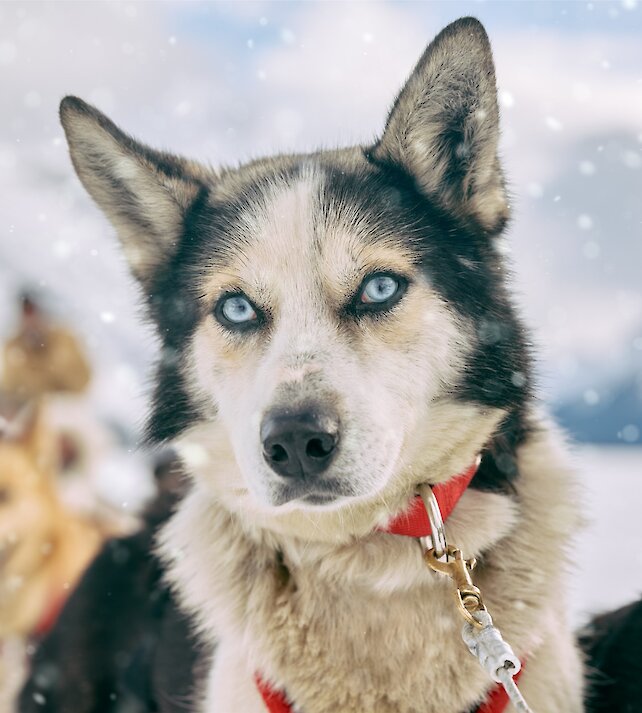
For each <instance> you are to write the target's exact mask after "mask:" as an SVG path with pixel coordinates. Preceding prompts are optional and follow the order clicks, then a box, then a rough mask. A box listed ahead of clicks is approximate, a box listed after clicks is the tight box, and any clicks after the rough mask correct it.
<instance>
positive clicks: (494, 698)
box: [254, 669, 524, 713]
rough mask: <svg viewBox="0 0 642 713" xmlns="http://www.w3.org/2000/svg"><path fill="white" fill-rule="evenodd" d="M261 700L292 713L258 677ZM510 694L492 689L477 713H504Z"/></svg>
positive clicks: (276, 711) (278, 712)
mask: <svg viewBox="0 0 642 713" xmlns="http://www.w3.org/2000/svg"><path fill="white" fill-rule="evenodd" d="M523 670H524V669H522V670H521V671H520V672H519V673H518V674H517V675H516V676H515V678H514V680H515V682H517V681H518V680H519V677H520V676H521V675H522V671H523ZM254 680H255V681H256V686H257V688H258V689H259V693H260V694H261V698H263V702H264V703H265V707H266V708H267V709H268V711H269V713H292V707H291V706H290V703H289V702H288V699H287V698H286V697H285V694H284V693H283V692H282V691H275V690H274V689H273V688H272V687H271V686H270V685H269V684H267V683H265V681H264V680H263V679H262V678H260V677H259V676H258V675H257V676H255V677H254ZM509 702H510V701H509V700H508V693H506V691H505V690H504V688H503V686H500V685H499V684H498V685H497V686H495V687H494V688H492V689H491V691H490V693H489V694H488V698H487V699H486V700H485V701H484V703H482V704H481V706H479V708H478V709H477V710H476V711H475V713H504V711H505V710H506V707H507V706H508V704H509Z"/></svg>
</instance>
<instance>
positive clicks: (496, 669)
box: [461, 610, 533, 713]
mask: <svg viewBox="0 0 642 713" xmlns="http://www.w3.org/2000/svg"><path fill="white" fill-rule="evenodd" d="M472 616H473V618H474V619H475V620H476V621H477V622H479V624H480V626H481V628H480V627H477V626H473V625H472V624H470V623H468V622H466V624H464V627H463V629H462V632H461V635H462V638H463V640H464V643H465V644H466V646H467V647H468V650H469V651H470V653H471V654H472V655H473V656H475V658H476V659H477V660H478V661H479V663H480V664H481V666H482V668H483V669H484V670H485V671H486V673H488V675H489V676H490V677H491V678H492V679H493V681H495V682H496V683H501V684H502V686H503V687H504V690H505V691H506V693H507V694H508V697H509V699H510V701H511V703H512V704H513V706H515V710H517V711H519V713H533V711H531V709H530V708H529V707H528V705H527V704H526V701H525V700H524V698H523V697H522V694H521V693H520V692H519V689H518V688H517V684H516V683H515V681H513V676H515V675H517V674H518V673H519V671H520V669H521V667H522V664H521V662H520V660H519V659H518V658H517V656H515V653H514V652H513V649H511V647H510V646H509V645H508V644H507V643H506V642H505V641H504V639H502V635H501V634H500V633H499V629H497V628H496V627H495V626H493V620H492V618H491V616H490V614H489V613H488V612H487V611H486V610H481V611H478V612H473V613H472Z"/></svg>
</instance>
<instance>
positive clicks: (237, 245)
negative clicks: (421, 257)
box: [207, 163, 416, 302]
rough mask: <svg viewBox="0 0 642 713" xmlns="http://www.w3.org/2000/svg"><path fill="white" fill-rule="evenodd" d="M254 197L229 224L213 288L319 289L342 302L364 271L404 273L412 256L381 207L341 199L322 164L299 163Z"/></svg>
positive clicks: (264, 292) (257, 291)
mask: <svg viewBox="0 0 642 713" xmlns="http://www.w3.org/2000/svg"><path fill="white" fill-rule="evenodd" d="M253 197H254V200H253V201H252V202H248V203H246V205H245V206H244V207H243V209H242V210H240V211H239V213H238V218H237V220H235V221H234V224H233V225H231V226H230V228H229V230H230V237H231V243H232V244H228V245H226V249H225V250H224V251H223V253H222V254H220V255H219V256H218V259H216V265H215V267H214V271H213V274H212V275H211V276H209V278H208V281H207V284H208V288H207V289H208V292H209V293H210V294H211V293H213V292H214V293H215V292H220V291H221V290H222V289H224V288H225V287H226V286H229V284H230V283H231V282H234V280H236V281H238V282H239V285H238V286H239V287H240V288H241V289H243V288H247V289H248V290H250V291H251V292H252V293H253V295H255V296H257V298H260V297H262V296H263V297H267V296H268V295H269V294H270V293H272V294H274V293H276V294H277V295H278V297H279V299H284V298H285V297H286V296H287V293H290V294H292V293H295V294H298V297H299V298H300V299H301V298H304V297H305V296H306V295H307V294H311V293H316V292H318V290H320V289H323V290H324V291H325V292H326V293H328V295H329V296H330V298H331V299H332V300H333V301H338V302H343V301H344V300H345V298H346V296H347V295H348V294H350V293H351V292H352V291H354V289H355V288H356V286H357V285H358V283H359V281H360V280H361V279H362V278H363V277H364V276H365V275H367V274H368V273H371V272H374V271H378V270H391V271H396V272H400V273H408V272H409V271H411V270H412V266H413V264H414V263H416V258H415V256H414V255H413V253H412V252H411V251H410V250H409V249H408V246H407V244H406V242H405V241H404V240H403V239H402V236H400V235H395V234H394V231H391V230H389V229H388V228H387V227H386V226H385V225H384V224H383V223H382V220H381V211H379V212H376V211H370V212H368V211H366V210H365V208H364V207H361V206H360V205H359V201H355V200H351V201H346V200H345V198H346V197H345V195H342V192H341V191H337V190H336V189H335V187H334V186H333V184H332V176H330V175H328V172H327V170H325V169H324V168H323V167H321V166H319V165H315V164H314V163H304V164H303V165H302V166H301V167H300V168H299V169H298V170H297V171H296V172H294V173H293V174H292V175H291V176H289V177H288V178H287V179H285V180H279V181H272V182H269V183H265V184H263V185H261V187H260V193H258V194H257V193H254V194H253ZM217 268H219V269H217Z"/></svg>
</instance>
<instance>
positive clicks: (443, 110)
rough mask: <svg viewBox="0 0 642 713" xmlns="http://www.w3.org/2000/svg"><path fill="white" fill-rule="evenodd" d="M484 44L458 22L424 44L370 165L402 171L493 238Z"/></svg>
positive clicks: (495, 204)
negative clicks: (377, 163) (392, 166)
mask: <svg viewBox="0 0 642 713" xmlns="http://www.w3.org/2000/svg"><path fill="white" fill-rule="evenodd" d="M498 141H499V109H498V106H497V89H496V86H495V68H494V65H493V57H492V54H491V49H490V43H489V41H488V37H487V35H486V32H485V30H484V28H483V27H482V25H481V24H480V22H479V21H478V20H475V19H474V18H472V17H466V18H463V19H461V20H457V21H456V22H453V23H452V24H450V25H448V27H446V28H445V29H444V30H442V31H441V32H440V33H439V34H438V35H437V37H435V39H434V40H433V41H432V42H431V43H430V45H429V46H428V48H427V49H426V51H425V52H424V54H423V56H422V57H421V59H420V60H419V62H418V64H417V66H416V67H415V69H414V71H413V72H412V74H411V75H410V77H409V78H408V81H407V82H406V85H405V86H404V88H403V89H402V90H401V92H400V94H399V96H398V97H397V99H396V101H395V103H394V106H393V108H392V111H391V112H390V115H389V117H388V122H387V124H386V128H385V131H384V133H383V136H382V138H381V140H380V141H379V142H378V143H377V144H376V146H375V147H374V150H373V154H372V155H373V157H374V158H375V159H376V160H379V161H384V162H391V163H393V164H396V165H397V166H399V167H401V168H403V169H404V170H405V171H406V172H407V173H409V174H410V175H411V176H412V177H413V178H414V179H415V182H416V185H417V187H418V188H419V190H420V191H421V192H423V193H424V194H425V195H426V196H428V197H429V198H430V199H432V200H433V201H434V202H435V204H436V205H438V206H439V207H441V208H442V209H443V210H445V211H446V212H448V213H449V214H450V215H456V216H458V217H459V218H461V219H462V221H466V222H468V221H470V220H472V221H474V222H475V223H476V224H477V225H479V226H481V227H482V228H483V229H484V230H486V231H488V232H490V233H496V232H498V231H499V230H501V229H502V228H503V226H504V224H505V223H506V221H507V219H508V213H509V209H508V201H507V198H506V191H505V188H504V178H503V175H502V171H501V168H500V165H499V158H498V155H497V145H498Z"/></svg>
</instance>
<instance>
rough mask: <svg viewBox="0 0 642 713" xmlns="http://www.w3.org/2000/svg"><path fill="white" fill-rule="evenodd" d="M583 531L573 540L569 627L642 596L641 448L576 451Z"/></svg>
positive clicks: (613, 447)
mask: <svg viewBox="0 0 642 713" xmlns="http://www.w3.org/2000/svg"><path fill="white" fill-rule="evenodd" d="M577 456H578V463H577V464H578V469H579V476H580V481H581V482H582V484H583V486H584V494H585V502H584V504H583V505H584V508H585V511H586V513H587V516H588V518H589V522H588V526H587V529H586V530H585V532H584V534H583V535H582V537H581V538H580V539H579V540H578V546H577V550H576V563H577V574H576V576H575V577H574V578H573V583H572V586H573V595H572V599H571V605H572V612H573V617H574V621H575V622H576V623H580V622H583V621H585V620H586V616H587V614H590V613H595V612H598V611H602V610H605V609H612V608H614V607H618V606H620V605H622V604H625V603H626V602H629V601H631V600H632V599H635V598H638V597H640V596H642V448H637V447H625V446H606V447H599V448H597V447H594V446H586V447H582V448H581V449H578V451H577Z"/></svg>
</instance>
